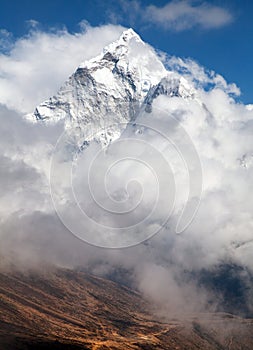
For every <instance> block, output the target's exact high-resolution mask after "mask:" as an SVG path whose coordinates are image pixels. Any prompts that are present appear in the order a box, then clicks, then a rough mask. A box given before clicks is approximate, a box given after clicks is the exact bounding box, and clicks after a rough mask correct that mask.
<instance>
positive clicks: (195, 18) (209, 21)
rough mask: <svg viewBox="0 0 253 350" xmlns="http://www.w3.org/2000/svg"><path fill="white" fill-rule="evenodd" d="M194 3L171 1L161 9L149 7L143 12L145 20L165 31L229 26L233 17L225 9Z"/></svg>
mask: <svg viewBox="0 0 253 350" xmlns="http://www.w3.org/2000/svg"><path fill="white" fill-rule="evenodd" d="M194 3H195V2H194V1H190V0H189V1H188V0H182V1H171V2H169V3H168V4H166V5H165V6H163V7H157V6H155V5H150V6H148V7H147V8H146V10H145V19H146V20H147V21H149V22H152V23H155V24H157V25H159V26H162V27H164V28H166V29H173V30H176V31H182V30H186V29H190V28H193V27H196V26H198V27H201V28H203V29H214V28H220V27H222V26H224V25H227V24H229V23H230V22H231V21H232V19H233V16H232V14H231V13H230V12H229V11H228V10H226V9H225V8H222V7H219V6H213V5H211V4H208V3H206V2H203V3H200V4H197V5H195V4H194Z"/></svg>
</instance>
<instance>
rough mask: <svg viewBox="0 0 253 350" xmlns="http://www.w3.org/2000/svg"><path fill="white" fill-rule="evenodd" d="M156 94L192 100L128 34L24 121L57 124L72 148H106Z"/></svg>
mask: <svg viewBox="0 0 253 350" xmlns="http://www.w3.org/2000/svg"><path fill="white" fill-rule="evenodd" d="M161 94H163V95H167V96H171V97H172V96H179V97H182V98H192V97H193V96H194V89H193V88H192V87H190V86H189V85H188V83H187V81H186V80H185V79H184V78H183V77H180V76H178V74H176V73H173V72H169V71H167V70H166V69H165V67H164V65H163V63H162V62H161V60H160V59H159V57H158V56H157V54H156V53H155V51H154V50H153V49H152V48H151V47H150V46H149V45H147V44H145V43H144V42H143V41H142V40H141V39H140V37H139V36H138V34H136V33H135V32H134V31H133V30H132V29H129V30H126V31H125V32H123V34H122V35H121V37H120V38H119V40H117V41H116V42H113V43H112V44H110V45H109V46H108V47H106V48H105V49H104V51H103V52H102V53H101V54H100V55H99V56H97V57H95V58H94V59H92V60H90V61H87V62H84V63H82V64H81V65H80V66H79V67H78V68H77V70H76V71H75V73H74V74H73V75H72V76H71V77H70V78H69V79H68V81H67V82H66V83H65V84H64V85H63V86H62V87H61V88H60V90H59V92H58V93H57V94H56V95H55V96H53V97H51V98H50V99H49V100H47V101H45V102H43V103H41V104H40V105H39V106H38V107H37V108H36V110H35V112H34V114H32V115H30V116H29V118H30V119H32V120H34V121H35V120H38V121H44V122H46V123H57V122H59V121H62V122H64V125H65V128H66V129H67V130H71V133H72V135H73V134H74V135H75V139H76V141H77V143H79V140H81V139H82V140H83V139H85V141H86V142H89V141H90V140H91V139H95V140H97V141H99V142H102V143H103V144H105V145H106V144H108V143H110V142H111V141H113V140H115V139H117V138H118V137H119V136H120V134H121V133H122V131H123V130H124V128H125V127H126V125H127V123H129V122H132V121H134V120H135V119H136V117H137V115H138V113H139V112H140V110H141V109H142V108H145V109H146V111H149V110H150V109H151V105H152V102H153V100H154V99H155V98H156V97H157V96H159V95H161ZM82 142H83V141H82Z"/></svg>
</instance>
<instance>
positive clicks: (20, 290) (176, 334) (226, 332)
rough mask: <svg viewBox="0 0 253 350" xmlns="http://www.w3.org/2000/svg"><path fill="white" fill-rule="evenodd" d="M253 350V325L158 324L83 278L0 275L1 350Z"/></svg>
mask: <svg viewBox="0 0 253 350" xmlns="http://www.w3.org/2000/svg"><path fill="white" fill-rule="evenodd" d="M16 349H19V350H25V349H26V350H30V349H36V350H37V349H38V350H40V349H52V350H54V349H55V350H58V349H70V350H71V349H72V350H75V349H76V350H79V349H94V350H95V349H97V350H98V349H124V350H125V349H150V350H151V349H179V350H180V349H185V350H186V349H187V350H189V349H207V350H208V349H210V350H211V349H231V350H232V349H245V350H247V349H253V322H252V321H251V320H246V319H242V318H239V317H233V316H231V315H228V314H226V315H225V314H223V315H222V314H219V315H215V316H214V315H212V317H211V316H207V317H205V319H204V318H202V317H200V316H199V317H193V318H192V320H191V321H189V320H188V322H183V321H173V322H172V321H171V322H169V321H168V322H167V323H166V322H161V320H160V321H159V320H158V319H155V317H154V316H152V315H151V314H150V313H149V312H148V305H147V303H146V302H145V301H144V300H143V299H142V298H141V296H140V295H139V294H138V293H135V292H134V291H132V290H129V289H127V288H125V287H123V286H120V285H118V284H115V283H113V282H111V281H109V280H106V279H102V278H98V277H95V276H92V275H89V274H86V273H83V272H75V271H70V270H57V271H54V272H51V273H47V274H45V273H44V274H43V273H40V274H35V273H29V274H22V273H0V350H16Z"/></svg>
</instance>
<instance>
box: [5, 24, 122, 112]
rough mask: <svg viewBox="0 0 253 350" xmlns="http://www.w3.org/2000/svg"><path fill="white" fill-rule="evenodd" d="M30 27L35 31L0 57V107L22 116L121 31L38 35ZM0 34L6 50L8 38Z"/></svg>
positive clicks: (104, 28) (107, 29) (85, 27)
mask: <svg viewBox="0 0 253 350" xmlns="http://www.w3.org/2000/svg"><path fill="white" fill-rule="evenodd" d="M30 23H31V24H32V26H34V25H35V29H34V30H31V31H30V32H29V34H28V35H26V36H24V37H22V38H19V39H17V41H16V42H14V43H12V47H11V49H10V52H9V53H8V54H4V53H2V54H0V103H2V104H4V105H6V106H7V107H9V108H12V109H15V110H17V111H21V112H22V113H30V112H32V111H33V110H34V108H35V107H36V106H37V105H38V104H39V103H41V102H42V101H43V100H45V99H47V98H48V97H50V96H52V95H53V94H54V93H56V91H57V90H58V89H59V87H60V86H61V85H62V83H63V82H64V81H65V80H66V79H67V78H68V77H69V75H70V74H72V73H73V71H74V70H75V69H76V68H77V67H78V65H79V64H80V63H81V62H83V61H84V60H87V59H89V58H91V57H94V56H96V55H98V54H99V53H100V52H101V50H102V48H103V47H104V46H105V45H107V44H109V43H110V42H112V41H113V40H115V39H116V38H118V36H119V35H120V34H121V32H122V31H123V27H121V26H114V25H105V26H102V27H96V28H92V27H90V26H88V25H87V23H86V25H84V24H82V26H81V31H80V32H79V33H74V34H71V33H69V32H68V31H67V30H59V31H50V32H42V31H40V30H37V29H36V23H34V21H30ZM1 34H2V36H1V38H2V45H5V47H6V46H8V45H9V44H10V43H11V42H10V41H8V40H9V38H10V36H11V34H9V33H8V32H6V31H2V32H1ZM7 43H9V44H8V45H7ZM0 44H1V39H0ZM14 96H15V98H14Z"/></svg>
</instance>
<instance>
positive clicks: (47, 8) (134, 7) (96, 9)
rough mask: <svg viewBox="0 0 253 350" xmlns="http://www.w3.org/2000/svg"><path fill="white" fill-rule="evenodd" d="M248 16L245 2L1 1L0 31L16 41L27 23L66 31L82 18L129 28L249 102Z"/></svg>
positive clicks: (252, 43) (252, 5) (251, 45)
mask: <svg viewBox="0 0 253 350" xmlns="http://www.w3.org/2000/svg"><path fill="white" fill-rule="evenodd" d="M152 5H153V6H152ZM252 15H253V2H252V1H250V0H244V1H239V0H230V1H228V0H223V1H218V0H217V1H206V2H203V1H190V0H188V1H173V2H171V1H162V0H159V1H154V0H153V1H126V0H119V1H114V0H109V1H99V0H71V1H70V0H54V1H52V0H43V1H41V0H37V1H33V0H22V1H17V0H16V1H14V0H1V2H0V29H1V33H2V36H3V34H4V35H5V34H6V33H5V31H4V30H6V31H8V32H9V33H12V34H13V38H18V37H20V36H23V35H25V34H26V33H27V31H28V29H29V26H30V25H31V22H27V21H29V20H35V21H38V22H39V26H40V28H41V29H43V30H49V29H50V28H52V27H55V28H60V27H63V26H66V27H67V29H68V30H69V31H70V32H75V31H78V29H79V27H78V23H80V22H81V21H82V20H86V21H88V22H89V23H90V24H91V25H92V26H97V25H100V24H104V23H117V24H122V25H123V26H126V27H130V26H131V27H133V28H134V29H135V30H136V31H137V32H138V33H139V34H140V35H141V36H142V38H143V40H145V41H146V42H148V43H150V44H151V45H152V46H154V47H155V48H157V49H160V50H163V51H165V52H167V53H168V54H171V55H177V56H180V57H191V58H193V59H194V60H196V61H197V62H199V63H200V64H201V65H203V66H205V67H206V68H208V69H213V70H215V71H216V72H217V73H220V74H222V75H223V76H224V77H225V79H226V80H227V81H228V82H235V83H236V84H237V85H238V87H239V88H240V89H241V92H242V95H241V97H240V99H241V100H242V101H243V102H244V103H252V102H253V96H252V95H253V93H252V77H253V65H252V55H253V39H252V35H253V21H252ZM2 40H3V39H2Z"/></svg>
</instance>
